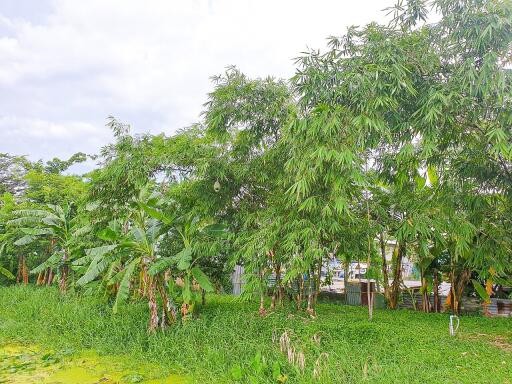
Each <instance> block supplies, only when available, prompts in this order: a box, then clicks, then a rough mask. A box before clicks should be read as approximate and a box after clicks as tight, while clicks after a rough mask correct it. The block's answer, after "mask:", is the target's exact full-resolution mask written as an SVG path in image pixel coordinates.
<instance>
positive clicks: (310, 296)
mask: <svg viewBox="0 0 512 384" xmlns="http://www.w3.org/2000/svg"><path fill="white" fill-rule="evenodd" d="M314 275H315V272H314V270H313V271H311V272H310V273H309V281H308V282H309V292H308V305H307V308H306V312H307V313H309V314H310V315H311V316H314V315H315V309H314V300H315V287H316V282H315V279H314Z"/></svg>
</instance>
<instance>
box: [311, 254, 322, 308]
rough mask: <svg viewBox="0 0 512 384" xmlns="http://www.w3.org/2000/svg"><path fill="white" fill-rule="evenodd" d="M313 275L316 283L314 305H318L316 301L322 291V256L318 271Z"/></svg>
mask: <svg viewBox="0 0 512 384" xmlns="http://www.w3.org/2000/svg"><path fill="white" fill-rule="evenodd" d="M313 276H314V277H315V279H314V283H315V289H314V292H313V306H316V302H317V300H318V294H319V293H320V285H321V280H322V257H320V260H319V261H318V266H317V271H316V274H315V273H314V272H313Z"/></svg>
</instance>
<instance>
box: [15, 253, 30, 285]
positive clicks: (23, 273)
mask: <svg viewBox="0 0 512 384" xmlns="http://www.w3.org/2000/svg"><path fill="white" fill-rule="evenodd" d="M16 283H17V284H19V283H23V285H27V284H28V268H27V259H26V258H25V256H24V255H20V256H18V273H17V275H16Z"/></svg>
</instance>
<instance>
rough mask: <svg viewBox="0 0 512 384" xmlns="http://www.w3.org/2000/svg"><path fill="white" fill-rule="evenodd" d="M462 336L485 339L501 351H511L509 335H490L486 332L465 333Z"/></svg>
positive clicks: (470, 338)
mask: <svg viewBox="0 0 512 384" xmlns="http://www.w3.org/2000/svg"><path fill="white" fill-rule="evenodd" d="M464 338H466V339H469V340H479V341H486V342H487V343H489V344H491V345H493V346H495V347H496V348H499V349H501V350H502V351H505V352H509V353H512V343H511V336H503V335H499V336H498V335H490V334H488V333H471V334H467V335H465V336H464Z"/></svg>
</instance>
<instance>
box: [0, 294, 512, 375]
mask: <svg viewBox="0 0 512 384" xmlns="http://www.w3.org/2000/svg"><path fill="white" fill-rule="evenodd" d="M146 321H147V313H146V305H145V304H143V303H139V304H133V305H127V306H126V307H124V308H123V309H122V310H121V311H120V313H118V314H117V315H113V314H112V312H111V310H110V307H109V306H108V305H107V304H105V303H102V302H101V301H99V300H98V299H97V298H91V297H81V296H76V295H73V294H69V295H68V296H66V297H61V296H60V295H59V294H58V292H57V291H56V290H55V289H51V288H33V287H26V288H25V287H11V288H0V344H4V345H5V344H10V343H18V344H20V343H21V344H27V345H28V344H30V345H38V346H39V347H41V348H48V349H50V348H51V349H53V350H57V351H58V350H73V351H75V353H80V352H83V351H89V350H94V351H96V352H97V353H98V354H100V355H107V356H112V358H118V357H119V356H114V355H123V358H125V359H128V360H132V361H144V362H147V363H152V364H155V366H156V367H157V368H158V370H159V371H160V372H161V374H162V375H167V374H171V373H174V374H180V375H185V376H187V377H188V378H189V380H190V382H200V383H228V382H237V381H238V382H241V383H247V382H249V383H251V382H255V383H276V382H280V381H281V382H284V381H286V382H287V383H364V382H370V383H511V382H512V319H502V318H501V319H487V318H482V317H463V318H462V319H461V326H460V329H459V332H458V334H457V336H456V337H450V336H449V334H448V315H446V314H423V313H418V312H412V311H406V310H403V311H389V310H380V311H376V313H375V317H374V321H372V322H371V323H370V322H368V321H367V319H366V311H365V308H360V307H349V306H340V305H333V304H321V305H319V306H318V317H317V318H316V319H310V318H308V317H306V316H305V315H304V314H302V313H295V312H290V310H282V311H276V312H274V313H271V314H269V315H267V316H266V317H264V318H261V317H259V316H258V315H257V304H256V303H241V302H239V301H236V300H235V299H233V298H232V297H227V296H216V297H210V298H209V302H208V303H207V305H206V306H205V307H203V308H199V310H198V313H197V318H196V319H193V320H191V321H189V322H187V323H186V324H184V325H177V326H175V327H173V328H170V329H168V330H167V331H166V332H165V333H162V332H159V333H158V334H156V335H148V334H147V332H146ZM284 332H287V335H288V337H289V340H290V341H289V343H288V344H289V345H288V347H289V348H288V349H290V350H292V349H293V350H294V351H295V356H297V355H300V354H301V353H303V354H304V370H302V369H301V368H300V367H299V366H300V363H299V364H290V363H289V362H288V358H287V353H288V352H286V353H283V352H281V350H280V345H279V338H280V337H281V336H282V334H283V333H284ZM295 360H297V359H295Z"/></svg>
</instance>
